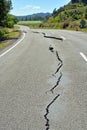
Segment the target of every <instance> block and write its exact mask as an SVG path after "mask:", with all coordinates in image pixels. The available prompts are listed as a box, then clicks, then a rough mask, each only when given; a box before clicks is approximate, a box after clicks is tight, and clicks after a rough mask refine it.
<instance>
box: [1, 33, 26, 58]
mask: <svg viewBox="0 0 87 130" xmlns="http://www.w3.org/2000/svg"><path fill="white" fill-rule="evenodd" d="M24 38H25V33H23V37H22V38H21V39H20V40H18V42H16V44H15V45H14V46H12V47H11V48H9V49H8V50H6V51H5V52H3V53H2V54H1V55H0V58H1V57H3V56H4V55H6V54H7V53H8V52H10V51H11V50H12V49H14V48H15V47H16V46H17V45H18V44H19V43H20V42H21V41H23V39H24Z"/></svg>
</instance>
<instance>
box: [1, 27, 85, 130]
mask: <svg viewBox="0 0 87 130" xmlns="http://www.w3.org/2000/svg"><path fill="white" fill-rule="evenodd" d="M21 30H22V36H21V37H20V39H19V40H18V41H16V42H15V43H14V44H12V45H10V46H8V47H7V48H5V49H4V50H3V51H1V52H0V130H86V129H87V33H82V32H75V31H64V30H34V29H32V30H30V29H29V28H27V27H23V26H21Z"/></svg>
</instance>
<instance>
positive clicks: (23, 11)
mask: <svg viewBox="0 0 87 130" xmlns="http://www.w3.org/2000/svg"><path fill="white" fill-rule="evenodd" d="M11 1H12V6H13V9H12V10H11V14H13V15H17V16H18V15H28V14H33V13H39V12H44V13H46V12H50V13H52V11H53V9H54V8H57V9H58V8H59V7H61V6H64V5H65V4H67V3H69V2H70V0H11Z"/></svg>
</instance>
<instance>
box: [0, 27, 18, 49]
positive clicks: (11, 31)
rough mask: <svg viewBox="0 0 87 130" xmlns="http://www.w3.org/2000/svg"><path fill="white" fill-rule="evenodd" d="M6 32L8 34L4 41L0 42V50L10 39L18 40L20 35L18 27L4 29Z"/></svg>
mask: <svg viewBox="0 0 87 130" xmlns="http://www.w3.org/2000/svg"><path fill="white" fill-rule="evenodd" d="M6 29H7V30H8V34H7V35H6V38H5V40H3V41H0V49H2V48H4V47H6V46H7V45H8V44H9V43H10V41H11V39H14V38H18V37H19V35H20V33H19V31H18V29H19V27H18V26H14V28H6Z"/></svg>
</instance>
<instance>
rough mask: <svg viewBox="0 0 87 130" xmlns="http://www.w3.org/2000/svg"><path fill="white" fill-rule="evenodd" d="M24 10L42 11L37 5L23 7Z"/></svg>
mask: <svg viewBox="0 0 87 130" xmlns="http://www.w3.org/2000/svg"><path fill="white" fill-rule="evenodd" d="M23 9H40V6H36V5H26V6H25V7H23Z"/></svg>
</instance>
